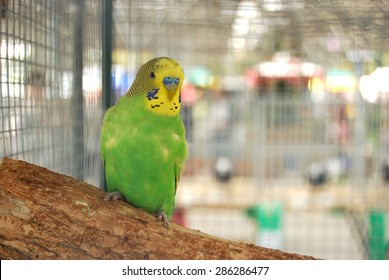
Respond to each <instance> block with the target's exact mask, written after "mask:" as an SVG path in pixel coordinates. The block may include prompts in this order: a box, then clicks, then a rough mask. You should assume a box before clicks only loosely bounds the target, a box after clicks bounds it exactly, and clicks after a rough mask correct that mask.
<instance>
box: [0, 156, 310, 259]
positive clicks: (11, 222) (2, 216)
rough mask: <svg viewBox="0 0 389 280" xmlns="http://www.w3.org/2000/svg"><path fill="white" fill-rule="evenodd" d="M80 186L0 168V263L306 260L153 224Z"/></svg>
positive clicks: (22, 165)
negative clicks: (108, 260) (38, 260)
mask: <svg viewBox="0 0 389 280" xmlns="http://www.w3.org/2000/svg"><path fill="white" fill-rule="evenodd" d="M105 194H106V193H105V192H103V191H101V190H100V189H98V188H96V187H94V186H91V185H89V184H87V183H84V182H81V181H78V180H76V179H74V178H71V177H69V176H65V175H62V174H58V173H55V172H52V171H50V170H48V169H46V168H43V167H40V166H36V165H33V164H29V163H27V162H24V161H19V160H14V159H9V158H4V159H3V161H2V163H1V165H0V258H1V259H313V258H312V257H309V256H302V255H297V254H291V253H286V252H282V251H279V250H271V249H267V248H263V247H258V246H255V245H252V244H246V243H242V242H233V241H228V240H224V239H221V238H217V237H214V236H210V235H207V234H204V233H201V232H199V231H196V230H192V229H189V228H185V227H182V226H179V225H176V224H173V223H171V224H170V228H169V229H166V228H165V227H164V226H163V225H162V223H161V222H158V221H157V220H156V218H155V217H154V216H153V215H151V214H148V213H146V212H144V211H143V210H141V209H136V208H134V207H132V206H131V205H129V204H127V203H125V202H123V201H104V200H103V197H104V195H105Z"/></svg>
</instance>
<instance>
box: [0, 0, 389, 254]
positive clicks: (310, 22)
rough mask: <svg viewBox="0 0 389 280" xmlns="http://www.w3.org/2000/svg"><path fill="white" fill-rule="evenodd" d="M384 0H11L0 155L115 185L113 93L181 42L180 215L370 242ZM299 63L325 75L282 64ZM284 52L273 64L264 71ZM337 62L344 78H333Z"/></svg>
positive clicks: (217, 226) (250, 235)
mask: <svg viewBox="0 0 389 280" xmlns="http://www.w3.org/2000/svg"><path fill="white" fill-rule="evenodd" d="M111 4H112V6H109V5H111ZM386 4H387V3H386ZM386 4H385V1H365V0H364V1H351V0H350V1H349V0H344V1H313V0H305V1H303V0H294V1H282V0H279V1H278V0H277V1H272V0H257V1H232V0H229V1H216V0H215V1H211V0H208V1H195V0H180V1H179V0H176V1H164V0H155V1H140V0H136V1H124V0H116V1H98V0H95V1H92V0H90V1H88V0H86V1H66V2H65V1H55V0H46V1H44V0H41V1H38V0H36V1H35V0H30V1H21V0H20V1H10V0H9V1H7V0H3V1H1V17H2V19H1V22H0V25H1V52H0V60H1V68H0V74H1V88H0V95H1V98H0V111H1V121H0V156H1V157H3V156H9V157H14V158H19V159H23V160H26V161H29V162H31V163H35V164H39V165H42V166H45V167H47V168H49V169H52V170H54V171H58V172H61V173H64V174H67V175H71V176H73V177H76V178H79V179H82V180H85V181H87V182H89V183H91V184H93V185H95V186H97V187H102V186H103V181H102V165H101V160H100V156H99V134H100V127H101V120H102V117H103V114H104V110H105V107H107V105H110V104H111V105H112V104H113V102H114V101H115V100H117V99H118V98H119V97H120V96H122V95H123V94H124V93H125V92H126V91H127V89H128V87H129V86H130V85H131V82H132V80H133V79H134V76H135V73H136V71H137V69H138V68H139V67H140V65H141V64H143V63H144V62H146V61H147V60H148V59H150V58H152V57H155V56H171V57H174V58H176V59H177V60H178V61H180V62H181V64H182V65H183V68H184V69H185V73H186V81H187V84H186V86H185V88H184V89H183V106H182V117H183V121H184V124H185V126H186V129H187V140H188V144H189V150H190V155H189V158H188V161H187V163H186V166H185V170H184V172H183V174H182V177H181V181H180V184H179V188H178V191H177V196H176V209H177V213H176V215H175V219H176V221H177V222H180V223H184V224H185V225H186V226H189V227H192V228H196V229H200V230H202V231H204V232H207V233H210V234H214V235H218V236H221V237H225V238H228V239H233V240H239V241H244V242H251V243H257V244H260V245H265V246H267V247H273V248H280V249H283V250H286V251H290V252H295V253H300V254H309V255H313V256H315V257H319V258H328V259H365V258H372V255H371V251H372V248H373V245H372V244H373V243H372V241H371V240H372V232H373V230H372V225H371V223H369V221H370V220H369V217H371V215H372V211H373V210H379V211H381V212H380V213H383V214H384V215H386V216H387V214H388V211H389V210H388V209H389V200H388V199H389V195H388V189H389V188H388V185H387V181H385V180H386V179H385V172H386V171H385V164H387V163H388V160H389V158H388V155H389V153H388V152H389V144H388V143H389V118H388V117H389V111H388V108H389V107H388V99H387V98H385V96H384V95H382V98H381V99H377V100H375V101H374V102H371V100H366V99H365V96H364V97H363V98H362V96H361V95H359V94H355V92H356V91H357V90H358V88H357V83H356V80H358V79H359V78H360V77H361V76H363V75H369V74H370V73H372V72H373V71H375V69H376V68H377V67H382V66H388V64H389V53H388V39H389V29H388V28H387V26H388V24H387V21H388V18H389V17H388V13H389V8H388V5H386ZM107 5H108V6H107ZM107 7H108V8H109V7H111V8H112V14H108V16H112V25H109V24H108V25H107V23H103V21H104V20H107V17H106V16H107V13H109V12H110V11H111V10H110V9H107ZM108 23H109V20H108ZM104 24H106V25H104ZM104 26H105V27H104ZM102 27H103V28H102ZM110 27H111V28H112V32H109V28H110ZM104 28H108V33H103V32H104ZM107 40H109V42H107ZM110 44H112V68H111V69H112V78H111V74H108V75H106V73H107V69H109V66H110V63H111V62H110V61H109V60H106V59H107V56H106V55H103V53H104V52H105V51H107V46H108V51H109V46H110ZM104 48H106V49H104ZM271 63H275V64H271ZM285 63H286V64H287V65H288V64H290V65H293V67H298V65H302V64H304V65H305V67H306V68H305V69H308V70H309V69H311V70H312V69H314V70H316V74H315V75H316V76H315V77H313V76H312V77H305V76H304V77H303V75H302V74H300V75H299V76H298V77H290V76H291V74H290V73H289V74H284V76H282V75H279V74H277V73H279V72H282V71H284V70H283V69H282V68H280V67H282V65H285ZM103 65H104V67H103ZM271 65H276V67H278V68H275V69H276V70H272V71H273V74H272V75H273V78H269V77H268V76H266V75H268V74H266V73H263V72H261V71H264V70H263V69H266V67H269V66H271ZM280 65H281V66H280ZM308 70H306V71H308ZM346 70H347V71H346ZM274 71H275V72H274ZM301 71H302V70H301ZM334 71H335V72H336V71H338V72H336V74H334V75H335V76H331V75H330V74H333V72H334ZM277 75H278V76H277ZM288 75H289V76H288ZM334 77H335V78H334ZM339 77H340V78H339ZM250 78H251V79H250ZM313 78H321V80H320V79H319V82H317V80H314V79H313ZM336 78H338V80H342V81H346V82H345V83H346V85H343V88H342V87H341V86H338V87H337V88H332V89H330V88H329V83H330V82H331V81H332V80H333V79H335V80H336ZM331 79H332V80H331ZM315 81H316V82H317V83H315V84H314V82H315ZM320 82H321V84H320ZM314 85H315V87H314ZM107 87H108V88H107ZM313 87H314V88H313ZM333 87H335V86H333ZM323 88H324V89H325V90H324V89H323ZM386 94H388V92H386ZM111 100H112V101H111ZM107 103H108V104H107ZM387 172H389V170H388V171H387ZM388 176H389V175H388ZM373 212H374V211H373ZM264 214H267V215H264ZM369 215H370V216H369ZM384 230H386V232H385V234H386V236H385V237H384V238H386V240H388V236H387V235H388V222H386V224H385V225H384ZM374 232H375V231H374ZM375 233H376V232H375ZM381 233H382V232H381ZM381 243H382V242H381ZM381 245H382V244H381ZM375 246H376V245H375ZM376 247H377V246H376ZM379 249H381V250H382V248H379Z"/></svg>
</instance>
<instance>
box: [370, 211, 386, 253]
mask: <svg viewBox="0 0 389 280" xmlns="http://www.w3.org/2000/svg"><path fill="white" fill-rule="evenodd" d="M369 223H370V231H369V258H370V259H371V260H384V259H385V254H386V240H385V238H386V233H385V213H384V212H383V211H380V210H371V211H370V212H369Z"/></svg>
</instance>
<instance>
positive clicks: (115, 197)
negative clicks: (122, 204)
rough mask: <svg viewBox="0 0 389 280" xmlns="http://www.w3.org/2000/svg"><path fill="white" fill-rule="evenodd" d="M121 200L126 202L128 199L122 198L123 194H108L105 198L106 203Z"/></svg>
mask: <svg viewBox="0 0 389 280" xmlns="http://www.w3.org/2000/svg"><path fill="white" fill-rule="evenodd" d="M119 199H120V200H123V201H126V199H125V198H124V197H123V196H122V194H121V193H120V192H111V193H109V194H107V195H106V196H104V200H105V201H108V200H119Z"/></svg>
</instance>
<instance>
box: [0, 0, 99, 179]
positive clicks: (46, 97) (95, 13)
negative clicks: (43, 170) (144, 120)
mask: <svg viewBox="0 0 389 280" xmlns="http://www.w3.org/2000/svg"><path fill="white" fill-rule="evenodd" d="M100 5H101V4H100V3H99V2H97V1H86V2H85V3H84V2H83V1H81V2H79V1H70V2H66V3H65V2H61V1H2V7H1V8H2V19H1V69H0V71H1V99H0V102H1V103H0V108H1V122H0V123H1V127H0V142H1V145H0V155H1V156H10V157H15V158H19V159H23V160H26V161H29V162H32V163H36V164H39V165H42V166H46V167H48V168H51V169H53V170H55V171H58V172H62V173H65V174H69V175H73V176H75V177H77V178H80V179H85V180H87V181H89V182H91V183H94V184H96V185H100V182H99V180H98V179H96V178H99V177H98V176H97V175H98V173H96V172H100V169H99V164H100V163H99V162H100V160H99V156H98V136H99V131H100V120H101V116H102V112H101V107H100V106H99V104H100V95H101V92H99V91H100V90H101V82H100V77H99V73H100V72H101V40H100V35H101V34H100V33H101V32H100V19H99V14H100ZM80 15H82V17H80ZM80 58H81V59H83V60H82V61H80V60H77V59H80ZM80 63H81V64H80ZM80 129H81V130H80Z"/></svg>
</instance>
